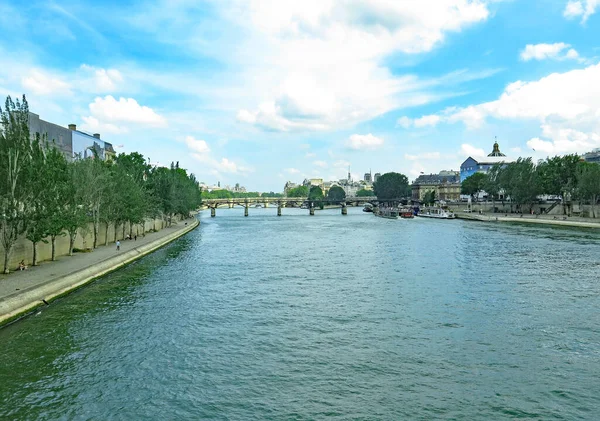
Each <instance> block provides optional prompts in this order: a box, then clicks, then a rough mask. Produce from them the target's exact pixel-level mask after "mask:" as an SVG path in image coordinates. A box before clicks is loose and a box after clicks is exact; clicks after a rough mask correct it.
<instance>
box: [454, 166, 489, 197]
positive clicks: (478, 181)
mask: <svg viewBox="0 0 600 421" xmlns="http://www.w3.org/2000/svg"><path fill="white" fill-rule="evenodd" d="M486 182H487V175H486V174H484V173H482V172H476V173H475V174H473V175H470V176H469V177H467V178H465V179H464V180H463V182H462V183H461V186H460V192H461V193H462V194H468V195H469V196H471V197H473V196H475V195H476V194H477V193H479V192H480V191H482V190H483V189H484V187H485V184H486Z"/></svg>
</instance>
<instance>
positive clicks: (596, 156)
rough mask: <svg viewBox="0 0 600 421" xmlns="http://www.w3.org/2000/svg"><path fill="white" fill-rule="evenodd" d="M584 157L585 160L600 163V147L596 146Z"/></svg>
mask: <svg viewBox="0 0 600 421" xmlns="http://www.w3.org/2000/svg"><path fill="white" fill-rule="evenodd" d="M583 159H584V161H585V162H594V163H596V164H600V148H596V149H594V150H592V151H591V152H588V153H586V154H584V155H583Z"/></svg>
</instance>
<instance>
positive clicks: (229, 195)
mask: <svg viewBox="0 0 600 421" xmlns="http://www.w3.org/2000/svg"><path fill="white" fill-rule="evenodd" d="M246 197H283V194H281V193H274V192H269V193H259V192H247V193H240V192H232V191H229V190H213V191H211V192H209V191H203V192H202V198H203V199H206V200H209V199H240V198H241V199H244V198H246Z"/></svg>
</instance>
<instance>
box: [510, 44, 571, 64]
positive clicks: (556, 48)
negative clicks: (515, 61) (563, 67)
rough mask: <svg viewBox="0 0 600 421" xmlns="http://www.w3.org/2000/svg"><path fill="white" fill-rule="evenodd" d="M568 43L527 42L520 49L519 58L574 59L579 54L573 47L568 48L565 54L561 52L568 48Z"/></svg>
mask: <svg viewBox="0 0 600 421" xmlns="http://www.w3.org/2000/svg"><path fill="white" fill-rule="evenodd" d="M569 47H570V45H569V44H565V43H564V42H556V43H554V44H527V45H526V46H525V48H524V49H523V51H521V60H523V61H529V60H545V59H557V60H564V59H576V58H578V57H579V54H578V53H577V51H575V50H574V49H572V48H571V49H569V50H568V51H567V52H566V53H565V54H562V52H563V51H564V50H565V49H567V48H569Z"/></svg>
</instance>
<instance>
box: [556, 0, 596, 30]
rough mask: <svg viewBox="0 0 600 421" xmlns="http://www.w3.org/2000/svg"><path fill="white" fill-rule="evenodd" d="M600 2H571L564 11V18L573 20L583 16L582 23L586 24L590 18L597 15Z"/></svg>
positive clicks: (592, 0)
mask: <svg viewBox="0 0 600 421" xmlns="http://www.w3.org/2000/svg"><path fill="white" fill-rule="evenodd" d="M598 6H600V0H569V2H568V3H567V5H566V6H565V10H564V11H563V16H564V17H566V18H567V19H573V18H576V17H579V16H581V23H582V24H583V23H585V22H586V21H587V20H588V18H589V17H590V16H592V15H593V14H594V13H596V8H598Z"/></svg>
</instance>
